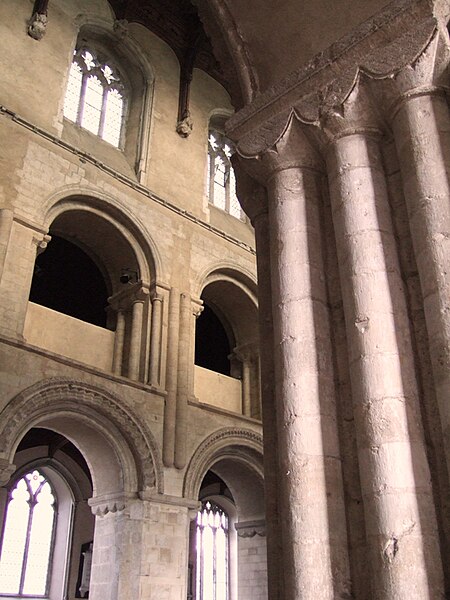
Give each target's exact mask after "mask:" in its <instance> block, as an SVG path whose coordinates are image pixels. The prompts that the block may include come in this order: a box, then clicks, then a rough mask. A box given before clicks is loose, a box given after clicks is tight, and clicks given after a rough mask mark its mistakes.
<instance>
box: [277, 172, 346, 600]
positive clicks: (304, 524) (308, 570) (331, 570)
mask: <svg viewBox="0 0 450 600" xmlns="http://www.w3.org/2000/svg"><path fill="white" fill-rule="evenodd" d="M268 193H269V218H270V226H271V236H272V238H271V267H272V282H273V296H272V299H273V300H272V301H273V316H274V353H275V382H276V393H277V420H278V447H279V462H280V483H281V493H282V511H281V514H282V515H283V521H282V523H283V544H284V546H285V547H286V548H290V552H289V553H286V554H285V555H284V557H283V558H284V569H285V597H286V598H303V599H308V600H310V599H311V600H312V599H313V598H321V599H323V600H326V599H330V600H331V599H333V598H336V597H340V596H345V594H348V593H350V589H349V566H348V553H347V535H346V525H345V522H346V521H345V511H344V501H343V488H342V474H341V464H340V453H339V443H338V434H337V424H336V407H335V390H334V377H333V366H332V356H331V345H330V329H329V316H328V306H327V301H326V290H325V284H324V272H323V263H322V255H321V231H320V215H319V208H318V204H319V203H320V197H321V192H320V181H319V177H318V174H317V173H316V172H315V171H313V170H311V169H308V168H288V169H284V170H281V171H277V172H276V173H275V174H274V175H273V176H272V178H271V179H270V180H269V184H268Z"/></svg>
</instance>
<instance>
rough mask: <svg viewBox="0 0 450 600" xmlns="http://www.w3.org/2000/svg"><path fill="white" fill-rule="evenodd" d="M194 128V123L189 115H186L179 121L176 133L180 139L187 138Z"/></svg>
mask: <svg viewBox="0 0 450 600" xmlns="http://www.w3.org/2000/svg"><path fill="white" fill-rule="evenodd" d="M193 128H194V122H193V120H192V119H191V116H190V114H187V115H186V116H185V117H184V118H183V119H180V121H178V123H177V128H176V130H177V133H178V135H180V136H181V137H184V138H187V137H189V136H190V135H191V133H192V130H193Z"/></svg>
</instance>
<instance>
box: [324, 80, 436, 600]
mask: <svg viewBox="0 0 450 600" xmlns="http://www.w3.org/2000/svg"><path fill="white" fill-rule="evenodd" d="M361 98H363V96H362V94H361V95H360V90H359V89H358V88H356V89H355V90H354V92H353V93H352V95H351V96H350V98H349V99H348V101H347V104H346V105H344V107H343V109H342V111H340V112H341V113H342V112H343V114H344V115H345V117H344V118H342V115H341V114H340V116H339V117H338V118H337V119H336V118H335V117H332V118H330V119H329V120H327V119H326V120H324V124H325V128H326V129H327V130H328V131H330V129H333V127H336V129H334V130H333V131H334V132H335V136H334V138H333V141H332V143H331V145H330V148H329V151H328V156H327V161H328V176H329V185H330V195H331V203H332V211H333V222H334V228H335V235H336V244H337V250H338V259H339V270H340V277H341V288H342V294H343V302H344V313H345V320H346V328H347V337H348V342H349V361H350V374H351V382H352V391H353V401H354V414H355V422H356V432H357V441H358V457H359V467H360V474H361V487H362V494H363V501H364V509H365V519H366V534H367V544H368V551H369V554H368V560H369V562H370V564H371V567H372V596H373V598H374V600H394V599H395V600H399V599H402V600H403V599H405V600H406V599H408V600H426V599H429V600H432V599H435V598H441V597H442V598H443V597H444V593H443V587H442V570H441V563H440V557H439V543H438V534H437V526H436V518H435V513H434V504H433V497H432V490H431V485H430V472H429V468H428V462H427V456H426V452H425V447H424V440H423V432H422V427H421V420H420V410H419V405H418V391H417V384H416V379H415V370H414V361H413V355H412V346H411V339H410V331H409V322H408V315H407V308H406V302H405V297H404V289H403V282H402V278H401V273H400V268H399V264H398V257H397V249H396V242H395V238H394V234H393V230H392V223H391V215H390V207H389V202H388V197H387V191H386V181H385V175H384V171H383V167H382V160H381V155H380V150H379V143H378V140H379V134H378V131H377V128H376V122H375V119H373V120H369V119H370V118H371V117H370V115H369V116H366V115H364V120H361V118H360V116H359V115H361V114H364V111H361V104H360V102H361ZM366 110H367V106H366ZM354 115H356V116H354Z"/></svg>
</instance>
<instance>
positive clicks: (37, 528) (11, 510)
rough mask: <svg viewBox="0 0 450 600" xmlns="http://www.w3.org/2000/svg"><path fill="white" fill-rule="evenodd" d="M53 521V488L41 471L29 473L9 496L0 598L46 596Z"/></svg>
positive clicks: (54, 508) (4, 534) (20, 480)
mask: <svg viewBox="0 0 450 600" xmlns="http://www.w3.org/2000/svg"><path fill="white" fill-rule="evenodd" d="M55 521H56V496H55V493H54V491H53V488H52V486H51V485H50V483H49V481H48V480H47V479H46V477H45V476H44V475H43V474H42V473H41V472H40V471H38V470H33V471H30V472H29V473H27V474H26V475H24V476H23V477H21V478H20V479H19V480H18V481H16V483H15V485H13V487H12V488H11V490H10V493H9V498H8V504H7V508H6V520H5V525H4V530H3V539H2V548H1V555H0V596H2V595H5V594H6V595H8V596H9V597H11V596H13V597H18V598H23V597H29V596H33V597H45V596H47V595H48V587H49V580H50V562H51V553H52V546H53V539H54V531H55Z"/></svg>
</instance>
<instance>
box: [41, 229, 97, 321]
mask: <svg viewBox="0 0 450 600" xmlns="http://www.w3.org/2000/svg"><path fill="white" fill-rule="evenodd" d="M108 296H109V294H108V289H107V285H106V282H105V280H104V277H103V275H102V273H101V271H100V269H99V268H98V267H97V265H96V264H95V262H94V261H93V260H92V258H91V257H90V256H89V255H88V254H87V253H86V252H84V250H82V249H81V248H80V247H79V246H77V245H76V244H74V243H73V242H71V241H69V240H66V239H64V238H63V237H59V236H57V235H53V236H52V239H51V242H50V243H49V244H48V247H47V248H46V250H45V252H42V253H41V254H39V255H38V256H37V258H36V263H35V266H34V274H33V281H32V284H31V290H30V301H31V302H34V303H36V304H40V305H41V306H46V307H47V308H51V309H52V310H56V311H58V312H60V313H63V314H65V315H69V316H71V317H75V318H76V319H80V320H81V321H86V322H87V323H92V324H93V325H98V326H99V327H106V306H107V303H108Z"/></svg>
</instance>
